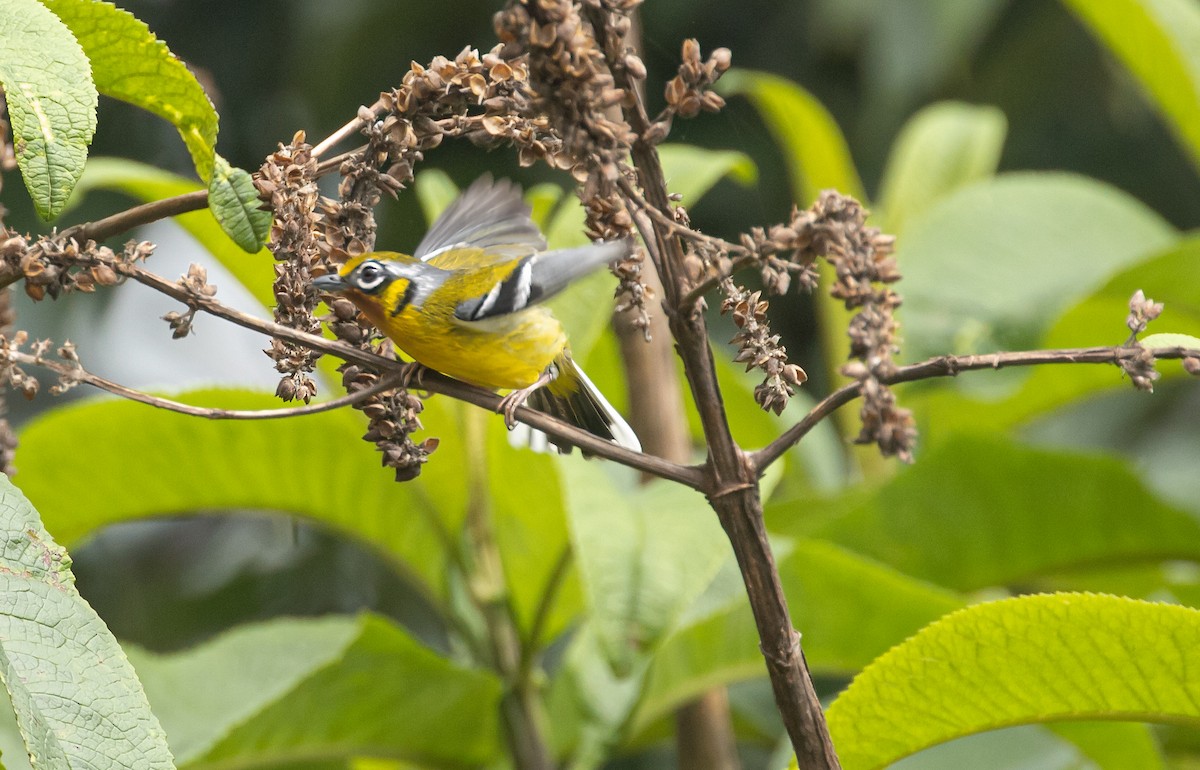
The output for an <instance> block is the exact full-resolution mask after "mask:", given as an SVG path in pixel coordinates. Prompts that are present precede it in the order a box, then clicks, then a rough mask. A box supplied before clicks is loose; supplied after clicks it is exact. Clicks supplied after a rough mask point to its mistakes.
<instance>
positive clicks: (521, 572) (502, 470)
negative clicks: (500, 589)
mask: <svg viewBox="0 0 1200 770" xmlns="http://www.w3.org/2000/svg"><path fill="white" fill-rule="evenodd" d="M476 417H477V418H478V419H482V420H486V421H487V423H488V425H489V427H490V430H489V431H488V447H487V448H488V453H487V463H486V465H487V479H488V502H489V503H490V505H491V509H492V516H493V522H494V527H495V537H496V544H497V546H498V547H499V549H500V556H501V560H502V562H503V566H504V574H505V578H506V582H507V584H508V594H509V604H510V606H511V608H512V612H513V617H514V620H515V622H516V624H517V627H518V628H520V629H521V631H522V634H523V635H524V636H525V637H526V639H529V637H530V635H531V632H533V631H535V627H536V631H537V634H538V638H537V639H536V640H530V641H532V642H534V643H536V644H537V645H538V646H541V645H544V644H546V643H547V642H549V641H551V640H553V639H554V638H555V637H556V636H557V635H558V634H559V633H561V632H562V631H563V629H565V628H566V627H567V626H568V625H569V624H570V623H571V622H573V621H574V620H576V619H577V618H578V616H579V614H580V612H581V611H582V609H583V599H582V597H581V595H580V589H579V580H578V576H577V575H576V573H575V570H574V568H573V561H572V559H571V539H570V533H569V531H568V526H567V514H566V509H565V505H564V502H563V490H562V482H561V480H560V478H559V470H558V465H557V463H556V462H555V460H554V458H553V457H551V456H550V455H547V454H538V453H536V452H533V451H530V450H518V449H514V448H513V447H511V446H509V444H508V431H507V430H506V429H505V428H504V423H503V422H502V421H500V420H496V419H491V417H490V415H487V414H484V413H482V412H479V413H478V414H477V415H476ZM531 490H536V493H533V494H531Z"/></svg>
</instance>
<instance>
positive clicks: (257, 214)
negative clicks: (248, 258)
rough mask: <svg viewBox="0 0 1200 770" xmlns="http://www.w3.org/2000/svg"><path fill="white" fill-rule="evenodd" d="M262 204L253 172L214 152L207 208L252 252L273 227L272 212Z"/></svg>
mask: <svg viewBox="0 0 1200 770" xmlns="http://www.w3.org/2000/svg"><path fill="white" fill-rule="evenodd" d="M260 205H261V203H260V201H259V200H258V190H256V189H255V188H254V180H253V179H251V178H250V173H249V172H248V171H245V170H244V169H240V168H237V167H235V166H231V165H229V162H228V161H226V160H225V159H224V158H222V157H221V156H220V155H215V156H214V160H213V172H212V179H211V180H209V183H208V208H209V210H210V211H212V213H213V216H214V217H216V218H217V222H219V223H220V225H221V229H222V230H224V231H225V234H226V235H228V236H229V237H230V238H232V239H233V242H234V243H236V244H237V245H238V246H240V247H241V248H242V249H243V250H244V251H248V252H250V253H251V254H253V253H254V252H256V251H258V250H260V249H262V247H263V246H264V245H265V244H266V242H267V233H268V232H269V231H270V229H271V213H270V212H268V211H263V210H262V209H261V208H259V206H260Z"/></svg>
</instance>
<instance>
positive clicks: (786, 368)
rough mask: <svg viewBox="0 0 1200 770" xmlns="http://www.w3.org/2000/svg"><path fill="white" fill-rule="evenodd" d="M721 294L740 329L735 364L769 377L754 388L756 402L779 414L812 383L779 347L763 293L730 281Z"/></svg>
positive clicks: (725, 310)
mask: <svg viewBox="0 0 1200 770" xmlns="http://www.w3.org/2000/svg"><path fill="white" fill-rule="evenodd" d="M721 290H722V291H723V292H724V293H725V300H724V301H723V302H722V303H721V312H722V313H732V317H733V322H734V324H736V325H737V327H738V333H737V334H735V335H734V337H733V339H732V340H731V342H732V343H734V344H736V345H737V346H738V352H737V355H736V356H734V359H733V360H734V361H736V362H738V363H744V364H746V371H750V370H751V369H755V368H757V369H761V370H763V372H765V373H766V375H767V376H766V379H764V380H763V381H762V382H761V383H759V385H758V386H757V387H755V388H754V400H755V402H757V403H758V405H759V406H760V407H761V408H763V409H764V410H766V411H770V412H774V413H775V414H779V413H781V412H782V411H783V408H784V407H785V406H787V403H788V399H789V398H791V397H792V395H794V394H795V392H796V391H795V389H796V388H798V387H800V386H801V385H803V384H804V383H805V381H807V380H808V374H806V373H805V371H804V370H803V369H801V368H800V367H799V366H797V365H796V364H789V363H788V360H787V350H786V349H785V348H784V347H783V345H781V344H779V335H778V334H772V333H771V327H770V326H769V325H768V322H767V302H766V301H765V300H764V299H762V292H758V291H754V292H751V291H747V290H746V289H745V288H743V287H741V286H737V285H736V284H734V282H733V280H732V279H729V278H726V279H725V280H724V281H723V282H722V283H721Z"/></svg>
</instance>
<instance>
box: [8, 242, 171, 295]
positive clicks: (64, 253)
mask: <svg viewBox="0 0 1200 770" xmlns="http://www.w3.org/2000/svg"><path fill="white" fill-rule="evenodd" d="M153 251H154V245H153V244H151V243H148V242H144V241H143V242H142V243H133V242H130V243H129V244H127V245H126V247H125V251H124V253H123V254H122V255H121V256H120V257H118V256H117V255H116V254H114V253H113V250H112V249H110V248H108V247H107V246H97V245H96V242H95V241H87V242H86V243H84V244H82V245H80V244H79V242H78V241H76V240H75V239H74V238H63V237H62V236H58V235H48V236H41V237H39V238H38V239H37V240H35V241H34V242H33V243H30V242H29V241H28V239H27V238H26V237H25V236H23V235H20V234H19V233H17V232H15V231H13V230H9V229H7V228H0V261H2V262H3V263H4V265H5V267H6V268H7V269H9V270H13V271H15V272H16V273H17V274H18V275H20V276H22V277H23V278H24V279H25V293H26V294H28V295H29V297H30V299H33V300H34V301H38V300H42V299H45V298H46V297H47V296H49V297H50V298H51V299H58V297H59V296H61V295H62V294H66V293H70V292H73V291H82V292H93V291H95V290H96V287H97V286H112V285H114V284H116V283H118V282H119V281H120V276H119V275H118V274H117V271H116V270H114V269H113V265H114V264H115V263H117V262H119V261H121V260H126V261H136V260H143V259H145V258H146V257H148V256H149V255H150V254H151V253H153Z"/></svg>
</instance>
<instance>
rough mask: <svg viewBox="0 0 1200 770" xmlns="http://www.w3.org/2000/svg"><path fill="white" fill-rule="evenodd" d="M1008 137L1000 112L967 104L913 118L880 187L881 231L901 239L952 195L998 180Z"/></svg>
mask: <svg viewBox="0 0 1200 770" xmlns="http://www.w3.org/2000/svg"><path fill="white" fill-rule="evenodd" d="M1006 131H1007V121H1005V119H1004V113H1003V112H1001V111H1000V110H999V109H997V108H995V107H978V106H975V105H972V104H964V103H962V102H939V103H937V104H933V105H930V106H928V107H926V108H925V109H923V110H921V111H920V112H918V113H917V114H916V115H914V116H913V117H912V118H910V119H909V121H908V123H907V124H905V126H904V128H903V129H901V131H900V135H899V136H898V137H897V138H896V142H895V144H893V145H892V150H891V154H890V155H889V156H888V161H887V165H886V166H885V167H884V171H883V180H882V181H881V182H880V185H879V201H878V204H877V206H876V209H877V211H876V215H877V216H878V218H879V227H880V229H882V230H883V231H884V232H887V233H892V234H895V235H898V234H900V233H901V232H903V230H904V226H905V224H906V223H907V222H908V221H909V220H910V219H911V218H912V217H914V216H916V215H918V214H920V213H921V212H922V211H924V210H925V209H927V208H929V206H931V205H932V204H934V203H936V202H937V201H938V200H940V199H941V198H943V197H944V196H945V195H947V194H948V193H950V192H953V191H954V190H956V189H958V188H959V187H962V186H963V185H965V184H967V183H968V182H973V181H975V180H977V179H982V178H985V177H990V176H992V175H993V174H995V173H996V168H997V166H998V165H999V163H1000V151H1001V150H1002V149H1003V147H1004V135H1005V132H1006Z"/></svg>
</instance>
